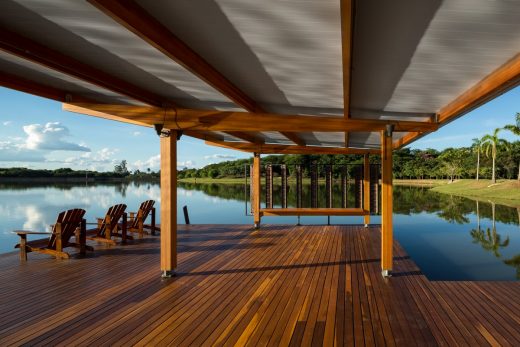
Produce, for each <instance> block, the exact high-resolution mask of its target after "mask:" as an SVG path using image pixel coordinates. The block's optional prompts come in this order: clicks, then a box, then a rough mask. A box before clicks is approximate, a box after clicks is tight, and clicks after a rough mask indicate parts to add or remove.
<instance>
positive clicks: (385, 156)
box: [381, 131, 394, 277]
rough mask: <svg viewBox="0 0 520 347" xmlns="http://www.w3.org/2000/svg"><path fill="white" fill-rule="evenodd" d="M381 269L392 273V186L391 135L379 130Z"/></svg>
mask: <svg viewBox="0 0 520 347" xmlns="http://www.w3.org/2000/svg"><path fill="white" fill-rule="evenodd" d="M381 165H382V171H381V270H382V274H383V276H385V277H387V276H389V275H391V273H392V266H393V251H392V250H393V243H394V241H393V225H392V212H393V203H392V201H393V199H392V194H393V186H392V136H387V134H386V132H385V131H382V132H381Z"/></svg>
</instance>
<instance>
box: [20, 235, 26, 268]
mask: <svg viewBox="0 0 520 347" xmlns="http://www.w3.org/2000/svg"><path fill="white" fill-rule="evenodd" d="M20 260H21V261H27V234H20Z"/></svg>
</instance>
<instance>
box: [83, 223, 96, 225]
mask: <svg viewBox="0 0 520 347" xmlns="http://www.w3.org/2000/svg"><path fill="white" fill-rule="evenodd" d="M85 224H86V225H98V223H85Z"/></svg>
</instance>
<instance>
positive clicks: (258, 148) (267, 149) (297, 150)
mask: <svg viewBox="0 0 520 347" xmlns="http://www.w3.org/2000/svg"><path fill="white" fill-rule="evenodd" d="M206 144H207V145H210V146H216V147H223V148H228V149H233V150H238V151H243V152H252V153H254V152H258V153H262V154H366V153H371V154H378V153H379V151H378V150H376V149H359V148H343V147H318V146H291V145H277V144H263V145H255V144H252V143H244V142H229V141H206Z"/></svg>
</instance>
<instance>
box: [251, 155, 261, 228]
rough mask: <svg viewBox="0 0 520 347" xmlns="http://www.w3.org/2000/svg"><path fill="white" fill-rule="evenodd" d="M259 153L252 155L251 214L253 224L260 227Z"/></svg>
mask: <svg viewBox="0 0 520 347" xmlns="http://www.w3.org/2000/svg"><path fill="white" fill-rule="evenodd" d="M260 179H261V175H260V153H255V154H254V157H253V182H252V183H253V214H254V226H255V228H256V229H258V228H260V190H261V188H260V185H261V182H260Z"/></svg>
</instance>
